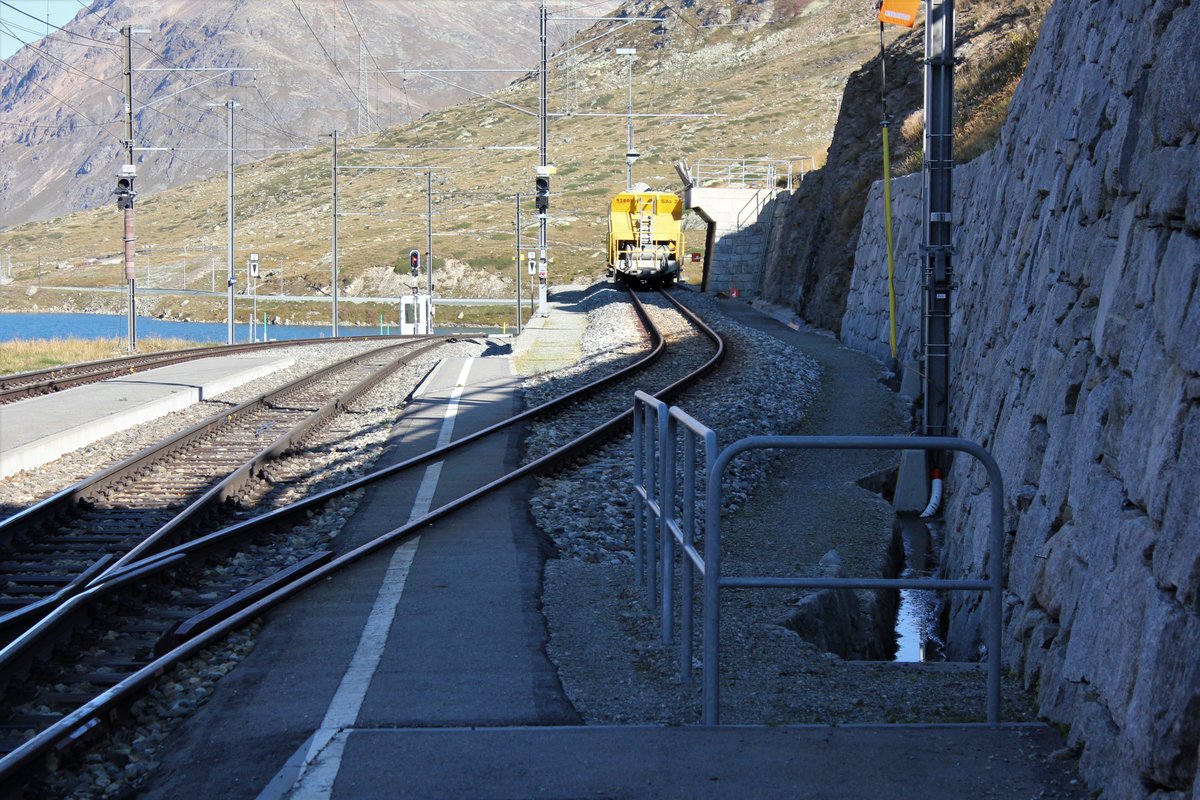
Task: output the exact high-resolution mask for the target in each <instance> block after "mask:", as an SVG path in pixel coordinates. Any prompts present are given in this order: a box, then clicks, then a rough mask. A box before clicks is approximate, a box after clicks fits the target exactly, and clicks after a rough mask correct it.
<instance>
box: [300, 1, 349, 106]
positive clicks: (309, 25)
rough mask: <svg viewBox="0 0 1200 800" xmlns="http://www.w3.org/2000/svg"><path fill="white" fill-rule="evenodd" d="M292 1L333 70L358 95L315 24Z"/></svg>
mask: <svg viewBox="0 0 1200 800" xmlns="http://www.w3.org/2000/svg"><path fill="white" fill-rule="evenodd" d="M291 2H292V7H293V8H295V9H296V13H297V14H299V15H300V19H301V20H303V22H304V27H306V28H308V32H309V33H311V34H312V37H313V39H314V40H315V41H316V43H317V46H318V47H320V48H321V52H322V53H324V54H325V58H326V59H328V60H329V63H330V64H332V65H333V71H334V72H336V73H337V76H338V77H339V78H341V79H342V83H344V84H346V88H347V89H349V90H350V95H351V96H352V97H355V96H357V95H356V93H355V91H354V88H353V87H351V86H350V81H348V80H346V76H345V75H343V74H342V70H341V68H340V67H339V66H338V65H337V61H335V60H334V59H333V56H331V55H329V51H328V50H327V49H325V43H324V42H322V41H321V37H319V36H317V32H316V31H315V30H313V26H312V25H311V24H309V21H308V17H306V16H304V11H303V10H301V8H300V4H299V3H297V2H296V0H291Z"/></svg>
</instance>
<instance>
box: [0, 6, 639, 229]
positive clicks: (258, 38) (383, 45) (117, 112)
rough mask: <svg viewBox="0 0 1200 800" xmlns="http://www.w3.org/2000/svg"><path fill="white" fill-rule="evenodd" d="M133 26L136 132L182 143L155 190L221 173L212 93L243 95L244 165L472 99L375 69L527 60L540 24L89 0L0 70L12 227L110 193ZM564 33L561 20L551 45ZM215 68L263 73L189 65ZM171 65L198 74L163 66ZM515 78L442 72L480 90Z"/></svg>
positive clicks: (143, 174)
mask: <svg viewBox="0 0 1200 800" xmlns="http://www.w3.org/2000/svg"><path fill="white" fill-rule="evenodd" d="M615 5H616V2H615V0H605V2H601V3H599V4H596V8H594V9H592V11H597V10H598V11H600V12H603V11H605V10H607V9H609V8H612V7H613V6H615ZM125 25H132V26H133V27H134V28H135V29H136V28H142V29H146V30H148V31H149V32H147V33H137V34H135V36H134V52H133V64H134V86H133V96H134V112H135V125H134V138H135V140H136V141H137V143H138V145H139V146H151V147H160V148H163V147H166V148H175V149H173V150H171V151H169V152H163V151H151V152H142V153H139V156H138V163H139V175H138V183H139V192H140V193H141V194H142V195H143V196H145V195H146V194H147V193H151V192H154V191H160V190H161V189H163V188H167V187H170V186H176V185H180V184H182V183H186V182H187V181H190V180H194V179H196V178H199V177H205V176H208V175H212V174H217V173H219V172H221V171H222V170H223V168H224V164H225V160H226V155H225V153H224V152H223V151H224V149H225V148H226V147H227V138H226V132H225V131H226V119H225V113H226V112H225V110H224V109H222V108H210V107H208V104H209V103H213V102H215V103H223V102H225V101H226V100H227V99H230V98H233V99H236V100H237V101H238V102H239V103H240V104H241V105H242V108H241V109H240V110H239V111H238V112H237V114H236V128H235V140H236V141H237V142H238V144H239V148H244V149H243V151H242V152H241V153H240V154H239V157H238V161H239V162H244V161H246V160H248V159H251V158H259V157H262V156H263V155H264V153H265V152H268V151H265V150H263V149H261V148H278V147H288V148H297V147H309V146H313V145H314V144H316V143H317V142H318V141H319V137H320V136H321V135H323V134H328V133H329V132H330V131H332V130H334V129H340V130H341V131H342V132H343V133H346V132H351V133H365V132H368V131H369V130H378V129H379V128H381V127H385V126H389V125H396V124H401V123H403V122H411V121H412V120H414V119H417V118H419V117H420V116H421V115H423V114H424V113H426V112H428V111H429V110H431V109H437V108H442V107H445V106H447V105H449V104H452V103H454V102H459V101H461V100H462V99H464V98H465V97H467V96H469V95H468V93H467V92H466V91H463V90H460V89H455V88H453V87H451V86H449V85H448V84H446V83H444V82H439V81H438V80H437V79H434V78H428V77H421V76H418V75H401V74H387V73H384V72H380V71H379V70H381V69H398V68H401V67H404V68H411V67H437V68H439V69H462V68H474V69H491V68H498V67H532V66H534V65H535V55H536V52H537V26H538V20H537V5H536V3H530V2H528V0H525V1H524V2H522V1H521V0H498V1H497V2H487V3H464V2H462V0H428V1H427V2H425V1H423V2H408V1H405V2H397V1H396V0H319V2H318V1H316V0H295V2H292V0H273V2H261V0H95V2H93V3H92V4H91V6H89V7H88V8H86V9H83V10H81V11H80V13H79V15H78V16H77V17H76V18H75V19H74V20H73V21H72V22H71V23H69V24H67V25H66V26H64V27H65V28H66V30H67V31H69V32H70V33H66V32H56V33H55V34H54V35H53V36H51V37H48V38H47V39H45V40H42V41H40V42H35V43H31V44H30V45H28V46H26V47H24V48H23V49H22V50H21V51H19V52H18V53H17V54H15V55H14V56H13V57H12V58H10V59H8V61H7V62H5V64H4V67H3V68H2V71H0V113H3V116H4V122H5V124H4V125H0V165H2V166H0V223H2V224H3V225H5V226H9V225H12V224H16V223H20V222H23V221H27V220H31V219H40V218H44V217H47V216H52V215H56V214H62V213H67V212H70V211H75V210H78V209H81V208H89V207H92V206H95V205H99V204H102V203H105V202H107V201H108V199H109V197H110V193H111V191H112V184H113V181H114V176H115V174H116V168H117V165H118V164H119V163H121V161H122V160H123V155H122V140H123V138H124V135H125V134H124V131H125V127H124V77H123V72H124V67H123V58H124V56H123V47H124V38H123V36H122V34H121V30H120V29H121V28H122V27H123V26H125ZM576 27H578V26H576ZM567 32H568V31H567V29H566V28H565V26H561V25H559V26H555V28H554V30H553V31H552V33H553V34H554V37H555V42H556V43H557V41H559V40H561V39H562V38H563V37H564V36H565V35H566V34H567ZM360 34H361V43H362V45H361V47H360ZM360 64H361V67H362V70H361V72H360ZM216 67H219V68H230V67H247V68H253V69H255V70H256V71H253V72H250V71H247V72H236V73H232V74H219V73H216V72H205V71H192V70H207V69H210V68H216ZM174 68H186V69H187V70H189V71H175V72H167V71H160V70H166V69H174ZM517 74H519V73H461V74H447V75H438V76H437V77H438V78H441V79H442V80H443V81H450V82H452V83H455V84H458V85H460V86H463V87H467V88H470V89H474V90H477V91H486V90H488V89H492V88H496V87H498V86H502V85H503V84H505V83H507V82H508V81H510V80H511V79H512V78H513V77H515V76H516V75H517ZM189 86H191V87H193V88H187V87H189ZM364 90H365V91H364ZM360 100H361V102H360Z"/></svg>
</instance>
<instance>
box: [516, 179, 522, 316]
mask: <svg viewBox="0 0 1200 800" xmlns="http://www.w3.org/2000/svg"><path fill="white" fill-rule="evenodd" d="M516 239H517V336H520V335H521V193H520V192H517V236H516Z"/></svg>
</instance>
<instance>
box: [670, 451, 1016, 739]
mask: <svg viewBox="0 0 1200 800" xmlns="http://www.w3.org/2000/svg"><path fill="white" fill-rule="evenodd" d="M758 448H772V449H809V450H843V449H861V450H937V451H956V452H961V453H967V454H968V455H971V456H973V457H974V458H975V459H977V460H978V461H979V462H981V463H982V464H983V465H984V468H985V469H986V470H987V473H988V480H989V488H990V490H991V491H990V494H991V526H990V530H989V547H988V561H989V564H988V568H989V569H988V571H989V575H988V579H987V580H986V581H980V583H981V584H983V586H982V587H981V588H982V589H983V590H985V591H987V592H988V595H989V596H988V612H987V626H986V632H985V639H986V641H987V646H988V687H987V706H988V708H987V718H988V724H989V725H998V724H999V722H1000V670H1001V666H1002V664H1001V661H1002V659H1001V652H1000V648H1001V636H1002V607H1001V605H1002V604H1001V601H1002V599H1003V598H1002V593H1003V590H1004V479H1003V476H1002V475H1001V473H1000V466H999V465H998V464H997V463H996V460H995V459H994V458H992V456H991V454H990V453H988V451H987V450H985V449H983V447H981V446H980V445H979V444H977V443H975V442H972V441H970V440H968V439H960V438H957V437H950V436H921V437H914V436H749V437H746V438H744V439H739V440H738V441H736V442H733V443H732V444H730V445H728V446H727V447H726V448H725V449H724V450H722V451H721V452H720V454H719V455H718V456H717V458H716V461H715V462H714V464H713V468H712V469H711V470H710V471H709V473H708V486H707V492H706V498H705V499H706V509H705V512H706V513H705V517H706V518H705V526H704V531H705V536H704V561H705V564H706V565H707V567H708V572H707V573H706V575H705V578H704V636H703V647H704V653H703V663H704V688H703V703H704V709H703V715H704V722H705V724H708V725H716V724H718V719H719V716H718V701H719V693H720V685H719V682H718V680H717V677H718V676H717V665H718V659H719V655H718V654H719V650H718V645H719V642H718V641H717V640H718V636H719V630H720V602H719V599H720V589H721V551H720V538H721V537H720V525H721V504H720V500H719V498H720V492H721V476H722V475H723V474H724V471H725V468H726V467H727V466H728V465H729V463H730V461H732V460H733V459H734V458H735V457H737V456H738V455H739V454H741V453H743V452H745V451H747V450H751V449H758ZM813 580H816V579H813ZM842 580H850V581H855V582H865V581H871V580H882V579H878V578H876V579H842ZM929 580H932V581H935V580H936V579H929ZM945 583H946V582H943V583H942V584H941V585H942V586H945ZM840 585H842V586H847V587H848V586H849V584H840ZM947 588H948V587H947ZM971 588H974V587H971ZM685 635H686V634H685Z"/></svg>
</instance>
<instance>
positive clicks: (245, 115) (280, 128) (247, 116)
mask: <svg viewBox="0 0 1200 800" xmlns="http://www.w3.org/2000/svg"><path fill="white" fill-rule="evenodd" d="M76 2H78V3H79V4H80V5H81V6H83V7H84V8H85V9H86V10H87V12H88V13H89V14H91V15H92V16H94V17H96V18H97V19H98V20H100V21H101V22H102V23H104V24H105V25H107V26H108V27H109V28H112V29H113V30H114V31H116V32H117V33H121V34H122V35H123V34H124V32H123V31H122V30H121V29H120V28H118V27H116V26H115V25H113V24H112V23H111V22H109V21H108V20H107V19H105V18H104V16H103V15H101V14H98V13H96V11H95V10H93V9H92V8H91V7H90V6H88V5H87V4H86V3H85V1H84V0H76ZM137 44H138V47H140V48H141V49H143V50H145V51H146V52H148V53H150V54H151V55H153V56H154V57H155V58H157V59H158V60H159V61H161V62H163V63H164V64H168V65H170V66H171V67H173V68H175V69H178V70H181V71H187V72H194V71H195V70H191V69H189V68H188V67H184V66H181V65H180V64H178V63H176V62H174V61H172V60H171V59H170V58H167V56H166V55H164V54H163V53H161V52H159V51H157V50H155V49H154V48H152V47H150V46H148V45H146V44H145V43H144V42H138V43H137ZM252 85H253V88H254V89H255V92H256V94H257V95H258V97H259V99H260V100H261V101H262V102H263V105H264V106H265V107H266V108H267V110H268V111H269V112H270V113H271V115H272V116H274V117H275V124H272V123H271V122H269V121H268V120H265V119H262V118H260V117H259V116H258V115H256V114H254V113H253V112H251V111H249V110H246V109H243V111H242V113H241V114H240V115H239V119H238V121H239V122H241V126H242V129H243V130H244V131H250V132H253V129H252V128H251V126H249V125H247V124H246V120H250V121H252V122H257V123H259V124H260V125H262V126H263V127H265V128H267V129H269V130H274V131H275V132H276V133H279V134H281V135H283V136H284V137H286V138H288V139H291V140H292V141H294V142H304V143H306V144H313V143H315V141H316V140H315V139H312V138H305V137H304V136H301V135H300V134H297V133H293V132H292V131H289V130H287V128H286V127H284V125H283V123H282V121H281V120H280V119H279V115H278V114H277V113H276V112H275V109H274V108H273V107H272V106H271V104H270V103H269V102H268V101H267V98H266V96H265V95H264V94H263V93H262V90H261V89H259V87H258V84H257V77H256V78H255V79H254V82H253V84H252ZM198 94H200V96H201V97H203V98H204V99H205V100H207V101H209V102H216V101H217V99H216V98H215V97H214V96H213V95H210V94H208V93H206V92H198ZM186 105H187V106H188V107H190V108H193V109H195V110H197V111H200V112H201V113H202V114H203V113H207V109H206V108H201V107H200V106H197V105H195V104H194V103H186ZM259 133H261V131H259ZM210 138H212V137H210ZM234 150H235V152H236V151H237V148H236V147H235V148H234Z"/></svg>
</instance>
